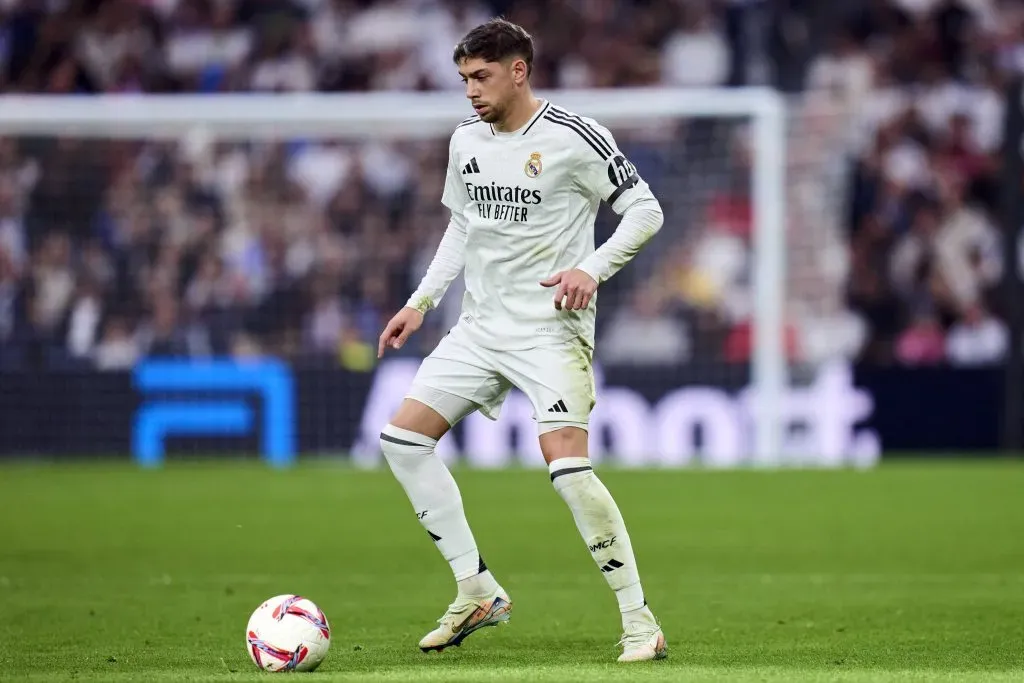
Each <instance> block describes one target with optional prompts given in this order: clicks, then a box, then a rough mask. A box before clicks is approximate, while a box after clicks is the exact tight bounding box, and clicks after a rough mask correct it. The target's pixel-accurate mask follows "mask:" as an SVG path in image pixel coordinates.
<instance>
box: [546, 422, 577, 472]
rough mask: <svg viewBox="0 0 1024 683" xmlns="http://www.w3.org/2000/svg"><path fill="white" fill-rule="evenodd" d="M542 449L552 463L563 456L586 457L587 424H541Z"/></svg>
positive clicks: (547, 460) (547, 459)
mask: <svg viewBox="0 0 1024 683" xmlns="http://www.w3.org/2000/svg"><path fill="white" fill-rule="evenodd" d="M541 429H542V432H541V435H540V450H541V453H543V454H544V460H545V461H546V462H547V463H548V464H550V463H552V462H554V461H555V460H561V459H562V458H586V457H588V456H587V450H588V449H587V442H588V433H587V429H586V425H585V424H576V423H567V422H560V423H549V424H546V425H542V426H541Z"/></svg>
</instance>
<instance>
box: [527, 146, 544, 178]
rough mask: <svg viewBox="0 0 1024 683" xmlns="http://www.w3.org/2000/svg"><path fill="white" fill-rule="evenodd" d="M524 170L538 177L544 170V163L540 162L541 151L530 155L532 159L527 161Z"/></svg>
mask: <svg viewBox="0 0 1024 683" xmlns="http://www.w3.org/2000/svg"><path fill="white" fill-rule="evenodd" d="M523 170H524V171H526V175H528V176H529V177H531V178H536V177H537V176H539V175H540V172H541V171H543V170H544V164H542V163H541V162H540V152H534V153H533V154H531V155H530V160H529V161H527V162H526V166H524V167H523Z"/></svg>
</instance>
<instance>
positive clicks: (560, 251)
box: [407, 102, 663, 350]
mask: <svg viewBox="0 0 1024 683" xmlns="http://www.w3.org/2000/svg"><path fill="white" fill-rule="evenodd" d="M441 201H442V203H443V204H444V205H445V206H446V207H448V209H450V210H451V220H450V222H449V224H448V228H447V230H446V231H445V234H444V236H443V238H442V239H441V244H440V245H439V246H438V249H437V253H436V254H435V256H434V259H433V261H432V262H431V264H430V266H429V267H428V269H427V272H426V274H425V275H424V277H423V280H422V281H421V282H420V285H419V287H418V288H417V289H416V291H415V292H414V293H413V295H412V296H411V297H410V299H409V302H408V304H407V305H408V306H411V307H413V308H416V309H417V310H419V311H421V312H423V313H426V312H427V311H428V310H430V309H431V308H434V307H436V306H437V304H438V303H439V302H440V301H441V298H442V297H443V296H444V293H445V291H446V290H447V289H448V286H449V285H450V284H451V282H452V280H453V279H455V278H456V277H457V276H458V275H459V273H460V272H461V271H462V270H463V269H465V282H466V293H465V296H464V297H463V302H462V314H461V316H460V317H459V323H458V324H459V326H460V327H463V328H464V329H465V331H466V333H467V334H468V335H470V337H471V338H472V339H473V340H474V341H475V342H477V343H478V344H480V345H481V346H484V347H485V348H491V349H498V350H516V349H527V348H531V347H534V346H537V345H539V344H545V343H557V342H562V341H568V340H572V339H576V340H579V341H581V342H583V343H585V344H587V345H588V346H589V347H591V348H593V345H594V320H595V316H596V308H597V296H596V295H595V296H594V298H593V299H591V302H590V305H589V306H588V307H587V308H586V309H584V310H582V311H566V310H561V311H560V310H556V309H555V307H554V288H545V287H542V286H541V285H540V281H541V280H546V279H548V278H549V277H550V276H552V275H554V274H555V273H557V272H559V271H562V270H569V269H573V268H579V269H580V270H583V271H584V272H586V273H587V274H588V275H590V276H591V277H593V278H594V279H595V280H596V281H597V282H598V283H599V284H600V283H601V282H604V281H605V280H607V279H608V278H609V277H611V276H612V275H614V274H615V273H616V272H618V270H619V269H620V268H622V267H623V266H624V265H625V264H626V263H627V262H629V260H630V259H631V258H633V256H634V255H635V254H636V253H637V252H638V251H639V250H640V248H641V247H642V246H643V245H644V244H645V243H646V242H647V241H648V240H649V239H650V238H651V237H652V236H653V235H654V234H655V233H656V232H657V231H658V230H659V228H660V227H661V224H662V220H663V218H662V211H661V206H660V205H659V203H658V200H657V199H655V197H654V195H653V194H651V191H650V188H649V187H648V186H647V183H646V182H644V181H643V179H641V178H640V176H639V175H638V173H637V170H636V168H635V167H634V166H633V164H631V163H630V162H629V161H628V160H627V159H626V158H625V156H623V154H622V153H621V152H620V151H619V149H618V147H617V146H616V144H615V140H614V139H613V138H612V135H611V133H609V132H608V130H607V129H606V128H604V127H603V126H601V125H599V124H598V123H597V122H596V121H594V120H593V119H589V118H586V117H581V116H577V115H575V114H572V113H570V112H568V111H566V110H564V109H562V108H560V107H557V106H554V105H552V104H550V103H549V102H542V104H541V106H540V108H539V109H538V110H537V112H536V113H535V114H534V116H533V117H532V118H531V119H530V121H529V122H527V123H526V124H525V125H524V126H523V127H522V128H520V129H519V130H517V131H515V132H510V133H502V132H498V131H496V130H494V128H493V127H492V126H491V125H490V124H488V123H485V122H483V121H481V120H480V118H479V117H477V116H473V117H470V118H468V119H466V120H465V121H463V122H462V123H461V124H460V125H459V126H458V127H457V128H456V129H455V132H454V133H453V134H452V138H451V143H450V145H449V154H448V175H447V178H446V180H445V187H444V194H443V196H442V198H441ZM602 201H606V202H608V204H609V205H610V206H611V207H612V209H613V210H614V211H615V212H616V213H617V214H619V215H621V216H622V220H621V221H620V223H619V225H618V227H617V228H616V230H615V232H614V234H613V235H612V236H611V237H610V238H609V239H608V240H607V241H606V242H605V243H604V244H602V245H601V247H600V248H599V249H596V250H595V248H594V220H595V218H596V217H597V210H598V207H599V206H600V204H601V202H602Z"/></svg>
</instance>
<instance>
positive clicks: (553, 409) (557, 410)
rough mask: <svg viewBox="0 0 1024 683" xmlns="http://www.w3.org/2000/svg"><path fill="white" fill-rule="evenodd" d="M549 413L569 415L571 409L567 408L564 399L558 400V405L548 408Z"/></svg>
mask: <svg viewBox="0 0 1024 683" xmlns="http://www.w3.org/2000/svg"><path fill="white" fill-rule="evenodd" d="M548 412H549V413H568V412H569V409H568V408H566V407H565V402H564V401H562V399H558V403H556V404H555V405H553V406H551V407H550V408H548Z"/></svg>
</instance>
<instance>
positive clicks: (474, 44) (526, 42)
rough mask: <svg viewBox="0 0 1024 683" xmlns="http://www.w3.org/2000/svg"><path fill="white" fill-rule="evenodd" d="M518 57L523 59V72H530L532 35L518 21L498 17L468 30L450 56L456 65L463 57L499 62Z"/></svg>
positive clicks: (531, 64)
mask: <svg viewBox="0 0 1024 683" xmlns="http://www.w3.org/2000/svg"><path fill="white" fill-rule="evenodd" d="M512 57H519V58H520V59H522V60H523V61H524V62H526V74H527V75H530V72H532V71H533V37H532V36H531V35H530V34H529V33H527V32H526V29H524V28H523V27H522V26H520V25H519V24H513V23H512V22H511V21H507V20H505V19H502V18H501V17H498V18H495V19H491V20H490V21H488V22H487V23H485V24H480V25H479V26H477V27H476V28H475V29H473V30H472V31H470V32H469V33H467V34H466V35H465V37H463V39H462V40H460V41H459V44H458V45H456V46H455V54H454V55H452V59H453V60H454V61H455V63H456V64H458V63H459V62H461V61H462V60H463V59H474V58H478V59H482V60H484V61H485V62H501V61H504V60H506V59H509V58H512Z"/></svg>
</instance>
